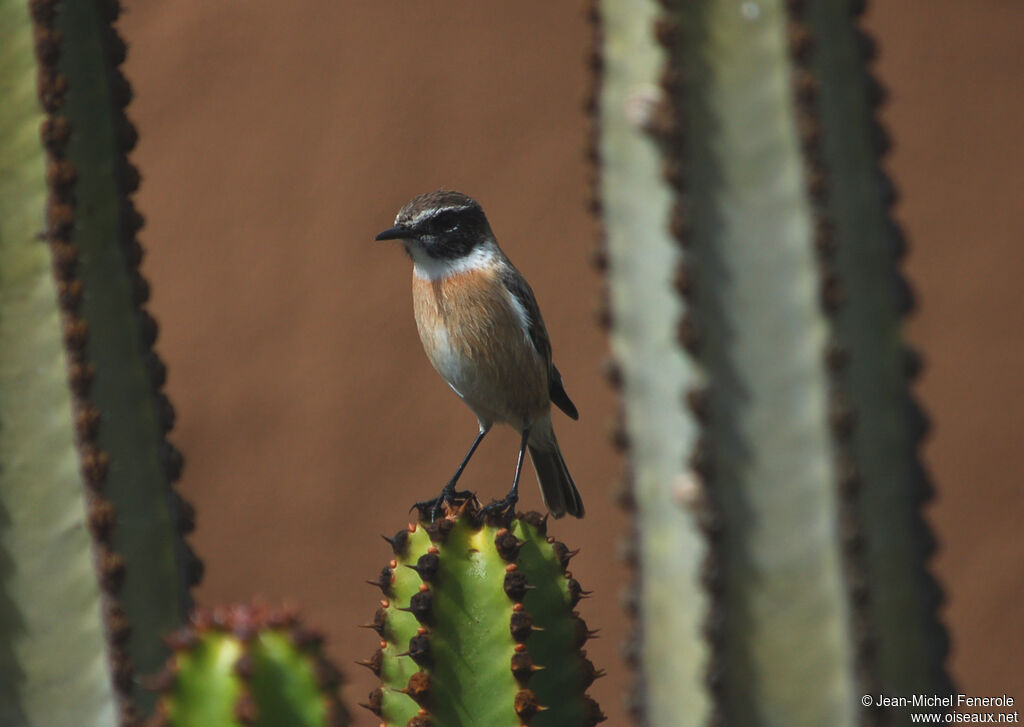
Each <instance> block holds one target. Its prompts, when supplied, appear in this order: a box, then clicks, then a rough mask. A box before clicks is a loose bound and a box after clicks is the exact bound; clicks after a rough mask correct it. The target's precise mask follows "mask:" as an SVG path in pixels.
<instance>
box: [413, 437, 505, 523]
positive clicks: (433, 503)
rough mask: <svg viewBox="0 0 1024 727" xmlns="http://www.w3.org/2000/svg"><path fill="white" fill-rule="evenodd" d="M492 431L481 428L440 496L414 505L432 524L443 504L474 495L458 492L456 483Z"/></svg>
mask: <svg viewBox="0 0 1024 727" xmlns="http://www.w3.org/2000/svg"><path fill="white" fill-rule="evenodd" d="M490 430H491V428H490V427H489V426H488V427H483V426H481V427H480V432H479V433H478V434H477V435H476V439H474V440H473V445H472V446H471V447H470V448H469V451H468V452H466V456H465V457H463V459H462V464H460V465H459V468H458V469H457V470H455V474H454V475H452V478H451V479H450V480H448V484H446V485H445V486H444V489H443V490H441V494H440V495H438V496H437V497H435V498H434V499H432V500H424V501H423V502H417V503H416V504H415V505H413V507H415V508H419V511H420V512H421V513H423V514H424V515H426V514H427V513H429V514H430V522H434V520H435V519H436V518H437V514H438V513H439V512H440V511H441V505H442V504H444V503H452V502H454V501H455V500H465V499H468V498H469V497H472V495H473V493H472V492H470V491H469V490H460V491H456V489H455V483H456V482H458V481H459V477H461V476H462V470H464V469H466V465H467V464H469V460H470V459H471V458H472V457H473V452H475V451H476V448H477V447H479V446H480V442H482V441H483V439H484V435H485V434H487V432H489V431H490Z"/></svg>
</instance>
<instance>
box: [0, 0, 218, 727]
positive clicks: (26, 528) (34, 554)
mask: <svg viewBox="0 0 1024 727" xmlns="http://www.w3.org/2000/svg"><path fill="white" fill-rule="evenodd" d="M118 12H119V6H118V4H117V3H116V2H76V3H70V2H69V3H62V2H54V1H52V0H34V1H33V2H25V1H24V0H3V2H0V34H2V35H0V84H2V89H3V90H2V95H3V98H4V103H3V104H2V105H0V106H2V108H0V192H2V200H0V374H2V375H0V722H2V723H3V724H4V725H12V726H18V727H20V726H21V725H47V726H48V725H55V724H75V725H86V726H88V725H115V724H131V723H133V722H134V720H135V719H136V717H137V715H138V714H139V713H140V712H145V711H147V709H148V706H149V705H150V704H152V702H153V696H152V695H150V694H149V693H147V692H144V691H142V690H136V689H134V685H135V683H136V678H135V674H136V670H137V671H138V672H141V673H148V672H149V673H151V672H154V671H156V670H157V669H158V668H159V666H160V664H161V663H162V662H163V659H164V656H165V655H166V650H165V649H164V648H163V647H162V645H161V641H160V636H161V635H162V634H163V633H166V632H168V631H170V630H173V629H174V628H176V627H178V626H179V625H180V624H181V623H183V621H184V618H185V614H186V607H187V605H188V600H189V599H188V588H189V586H190V585H191V584H192V583H194V581H195V579H196V578H197V577H198V573H199V571H198V568H197V567H196V563H195V561H194V557H193V556H191V553H190V552H189V551H188V549H187V546H186V545H185V543H184V540H183V538H182V534H183V532H184V531H186V530H187V529H188V528H189V527H190V519H191V517H190V515H189V512H188V507H187V506H186V505H185V504H184V503H183V502H182V501H181V500H180V498H178V497H177V495H176V494H175V493H174V492H173V490H172V488H171V485H172V483H173V481H174V479H175V478H176V477H177V472H178V470H179V469H180V456H179V455H178V454H177V452H176V451H175V450H174V449H173V447H172V446H171V445H170V444H169V443H168V442H167V441H166V438H165V435H166V433H167V431H168V430H169V429H170V426H171V423H172V421H173V412H172V410H171V409H170V406H169V404H168V403H167V401H166V398H165V397H164V396H163V394H162V393H161V392H160V388H161V386H162V384H163V365H162V363H161V362H160V360H159V358H158V357H157V356H156V354H155V353H154V352H153V350H152V345H153V342H154V339H155V324H153V322H152V319H151V318H149V316H148V314H146V312H145V310H144V309H143V305H144V303H145V300H146V297H147V290H148V289H147V286H146V283H145V281H144V280H142V278H141V277H140V276H139V274H138V270H137V266H138V262H139V259H140V256H141V252H140V248H139V246H138V243H137V241H136V240H135V232H136V231H137V230H138V228H139V226H140V224H141V218H140V217H139V216H138V214H137V213H135V212H134V209H133V208H132V206H131V201H130V194H131V192H133V191H134V188H135V185H136V184H137V179H138V176H137V173H136V172H135V171H134V169H133V168H132V167H131V165H130V164H129V163H128V162H127V159H126V155H127V153H128V151H130V149H131V147H132V145H133V144H134V140H135V132H134V129H133V128H132V127H131V125H130V124H129V123H128V122H127V120H126V119H125V116H124V112H123V108H124V106H125V105H127V103H128V100H129V96H130V90H129V88H128V86H127V82H126V81H124V78H123V77H122V76H121V75H120V72H119V71H118V68H117V67H118V64H119V63H120V62H121V61H122V60H123V57H124V44H123V43H122V42H121V41H120V39H119V38H118V37H117V34H116V32H115V31H114V29H113V26H112V23H113V22H114V20H115V19H116V17H117V14H118Z"/></svg>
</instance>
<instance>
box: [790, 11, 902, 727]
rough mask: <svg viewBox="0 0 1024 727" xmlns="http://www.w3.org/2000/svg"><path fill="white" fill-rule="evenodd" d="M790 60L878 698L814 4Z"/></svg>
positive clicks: (847, 567) (833, 426)
mask: <svg viewBox="0 0 1024 727" xmlns="http://www.w3.org/2000/svg"><path fill="white" fill-rule="evenodd" d="M786 8H787V11H788V13H789V25H788V28H787V32H788V40H789V54H790V61H791V64H792V67H793V72H792V83H793V90H792V93H793V98H794V107H795V113H796V129H797V133H798V135H799V142H800V147H801V150H802V152H803V155H804V160H805V167H804V185H805V188H806V194H807V198H808V200H809V202H810V211H811V216H812V223H811V224H812V227H813V230H812V242H813V245H814V252H815V256H816V260H817V264H818V271H819V295H818V301H819V305H820V306H821V309H822V312H823V313H824V314H825V316H826V317H827V318H828V319H829V323H830V335H831V339H830V340H829V342H828V343H827V345H826V349H825V354H824V362H823V363H824V365H825V369H826V371H827V373H828V384H827V385H828V389H829V391H828V414H829V430H830V433H831V436H832V447H833V457H834V460H835V462H834V467H833V476H834V477H835V487H836V491H837V493H838V494H837V507H838V519H839V521H840V528H839V538H840V540H841V549H840V552H841V557H842V558H843V561H844V576H845V580H846V588H847V591H848V599H849V601H848V602H849V609H850V615H849V619H850V622H851V626H852V628H851V638H852V639H853V641H854V660H855V664H854V670H855V679H856V681H857V687H856V691H858V692H860V693H863V694H878V693H881V692H882V691H883V689H882V686H881V684H880V682H879V680H878V678H877V674H876V671H875V668H876V664H875V661H874V647H875V642H876V639H875V633H874V630H873V629H874V624H873V623H872V621H871V616H870V608H869V600H870V598H871V592H870V583H871V581H870V578H869V577H868V573H867V563H866V560H865V558H864V549H863V544H864V538H865V533H864V525H863V522H862V517H861V515H862V514H861V510H860V507H859V492H860V488H859V487H858V484H859V474H858V472H857V465H856V461H855V457H854V454H853V451H852V448H851V445H852V438H853V434H854V429H855V427H856V422H857V413H856V410H855V408H854V405H853V403H852V402H851V399H850V397H849V396H848V395H847V392H846V390H845V389H844V387H843V385H842V376H843V372H844V370H845V368H846V365H847V364H848V363H849V358H850V353H849V347H848V346H847V345H846V343H845V342H843V341H841V340H840V339H839V337H838V336H837V328H838V326H837V319H838V318H839V315H840V312H841V310H842V308H843V307H844V305H845V304H846V302H847V292H846V288H845V280H844V277H843V271H842V269H841V268H840V267H839V266H838V265H837V264H836V259H835V258H836V254H835V253H836V237H835V223H834V220H833V219H832V215H831V211H830V209H829V204H828V203H829V199H830V196H831V195H830V192H831V186H832V185H831V182H830V178H829V169H828V167H827V163H826V161H825V159H824V155H823V153H822V127H823V122H822V119H821V117H820V109H819V98H820V91H819V88H820V83H819V81H818V74H817V71H816V69H815V67H814V65H813V58H814V47H815V37H814V32H813V30H812V28H811V27H810V25H809V24H808V22H807V18H806V12H807V8H806V3H805V2H789V3H787V6H786ZM881 719H882V715H881V712H880V711H879V710H877V709H874V710H864V712H863V714H862V716H861V724H862V725H875V724H880V720H881Z"/></svg>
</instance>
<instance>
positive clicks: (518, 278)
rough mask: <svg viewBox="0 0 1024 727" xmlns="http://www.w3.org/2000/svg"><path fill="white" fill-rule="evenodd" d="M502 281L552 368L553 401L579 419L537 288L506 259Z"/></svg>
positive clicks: (535, 347) (527, 329)
mask: <svg viewBox="0 0 1024 727" xmlns="http://www.w3.org/2000/svg"><path fill="white" fill-rule="evenodd" d="M501 282H502V284H503V285H504V286H505V289H506V290H508V292H509V293H511V294H512V297H513V298H514V299H515V300H516V302H518V303H519V305H520V307H521V308H522V310H523V311H524V312H525V313H526V321H525V324H526V333H527V335H528V336H529V339H530V342H531V343H532V344H533V347H534V349H535V350H536V351H537V353H538V354H540V357H541V359H542V360H543V361H544V362H545V364H547V367H548V391H549V394H550V396H551V401H552V402H554V404H555V405H556V406H557V407H558V408H559V409H561V410H562V411H564V412H565V413H566V415H568V416H569V417H570V418H572V419H579V418H580V415H579V412H578V411H577V410H576V406H575V405H574V404H573V403H572V400H571V399H569V395H568V394H566V393H565V387H563V386H562V375H561V374H560V373H559V372H558V369H557V368H555V365H554V363H552V361H551V341H550V340H549V339H548V332H547V329H546V328H545V327H544V319H543V318H541V315H540V307H539V306H538V305H537V299H536V298H534V296H533V289H532V288H530V284H529V283H527V282H526V278H524V277H523V276H522V275H521V274H520V273H519V271H518V270H516V269H515V268H514V267H513V266H512V263H510V262H506V263H505V265H504V266H502V268H501Z"/></svg>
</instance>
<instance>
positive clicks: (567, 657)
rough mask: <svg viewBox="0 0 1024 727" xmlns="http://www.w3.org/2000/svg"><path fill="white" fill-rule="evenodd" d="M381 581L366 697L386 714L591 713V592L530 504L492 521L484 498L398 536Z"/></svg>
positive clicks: (543, 717)
mask: <svg viewBox="0 0 1024 727" xmlns="http://www.w3.org/2000/svg"><path fill="white" fill-rule="evenodd" d="M389 540H390V542H391V544H392V546H393V549H394V554H395V558H394V559H393V560H392V561H391V562H390V563H389V564H388V566H387V567H386V568H385V569H384V570H383V571H382V572H381V575H380V577H379V579H378V580H377V581H374V584H375V585H377V586H379V587H380V588H381V590H382V592H383V596H384V598H383V600H382V601H381V603H380V608H379V609H378V610H377V614H376V616H375V618H374V621H373V623H372V624H369V626H370V627H372V628H373V629H374V630H376V631H377V633H378V635H379V636H380V639H381V641H380V646H379V648H378V650H376V651H375V652H374V655H373V657H371V658H370V659H369V660H368V661H366V662H360V663H363V664H364V665H365V666H368V667H369V668H370V669H372V670H373V672H374V673H375V674H376V675H377V676H378V677H380V679H381V686H380V687H379V688H378V689H376V690H374V692H373V693H371V695H370V698H369V701H368V703H367V704H365V705H363V706H365V707H367V708H369V709H370V710H372V711H373V712H374V713H375V714H377V715H379V716H380V718H381V719H382V724H386V725H396V726H398V725H401V726H402V727H404V726H405V725H413V726H414V727H420V726H423V725H432V726H433V727H469V725H479V724H494V725H497V724H508V725H516V724H529V725H532V726H533V727H545V726H547V725H551V726H554V725H560V726H564V727H573V726H575V725H579V726H580V727H583V726H585V725H593V724H596V723H597V722H599V721H601V720H602V719H604V716H603V715H602V714H601V712H600V709H598V707H597V704H596V703H594V702H593V701H592V700H591V699H590V698H589V697H587V696H586V695H585V691H586V689H587V687H588V686H590V684H591V682H593V680H594V679H595V678H596V677H597V676H599V673H598V672H596V671H595V670H594V667H593V665H592V664H591V663H590V662H589V661H588V660H587V659H586V655H585V652H583V651H581V650H580V648H581V647H582V646H583V644H584V643H585V642H586V641H587V639H588V638H590V637H591V636H592V632H590V631H589V630H588V629H587V626H586V624H585V623H584V622H583V620H582V619H580V618H579V616H578V614H577V613H576V612H575V611H574V610H573V609H574V607H575V606H576V604H577V602H578V601H579V599H580V598H581V597H582V596H583V595H584V594H583V591H582V590H581V588H580V586H579V583H577V582H576V581H575V580H574V579H573V577H572V573H571V572H569V571H567V570H566V566H567V565H568V562H569V559H570V558H571V557H572V555H573V553H571V552H570V551H568V549H567V548H566V547H565V546H564V545H562V544H561V543H558V542H557V541H555V540H554V539H553V538H550V537H547V535H546V520H545V519H544V518H541V517H540V516H539V515H538V514H537V513H528V514H526V515H521V516H518V517H516V518H512V519H510V520H509V521H507V522H502V523H483V522H480V520H479V519H478V514H477V510H476V507H475V504H470V505H467V506H464V508H463V509H461V510H459V511H449V512H448V514H447V516H446V517H445V518H443V519H441V520H438V521H436V522H434V523H432V524H429V525H427V524H424V523H420V524H418V525H410V526H409V528H408V529H407V530H402V531H400V532H399V533H398V534H397V535H396V536H395V537H394V538H391V539H389Z"/></svg>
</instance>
